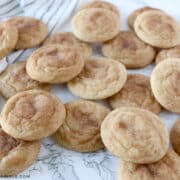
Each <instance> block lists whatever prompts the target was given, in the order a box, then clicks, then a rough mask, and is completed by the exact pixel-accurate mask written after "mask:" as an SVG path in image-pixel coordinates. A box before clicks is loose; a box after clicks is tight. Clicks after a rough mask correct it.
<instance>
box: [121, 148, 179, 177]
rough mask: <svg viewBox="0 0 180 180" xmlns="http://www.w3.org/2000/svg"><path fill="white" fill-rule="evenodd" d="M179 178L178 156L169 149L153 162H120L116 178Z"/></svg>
mask: <svg viewBox="0 0 180 180" xmlns="http://www.w3.org/2000/svg"><path fill="white" fill-rule="evenodd" d="M178 179H180V157H179V156H178V155H177V154H176V153H175V152H174V151H173V150H169V151H168V152H167V154H166V155H165V156H164V157H163V158H162V159H161V160H159V161H158V162H156V163H153V164H133V163H131V162H125V161H123V162H121V164H120V168H119V171H118V180H178Z"/></svg>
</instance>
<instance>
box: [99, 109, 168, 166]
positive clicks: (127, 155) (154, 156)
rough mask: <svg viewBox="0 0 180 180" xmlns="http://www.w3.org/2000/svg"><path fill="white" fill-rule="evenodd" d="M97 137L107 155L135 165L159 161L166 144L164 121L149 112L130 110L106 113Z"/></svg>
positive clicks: (164, 151)
mask: <svg viewBox="0 0 180 180" xmlns="http://www.w3.org/2000/svg"><path fill="white" fill-rule="evenodd" d="M101 137H102V140H103V143H104V144H105V146H106V148H107V149H108V150H109V151H110V152H111V153H113V154H114V155H117V156H119V157H121V158H122V159H123V160H125V161H128V162H133V163H138V164H148V163H153V162H156V161H158V160H160V159H161V158H162V157H163V156H164V155H165V154H166V152H167V150H168V145H169V135H168V130H167V128H166V126H165V124H164V122H163V121H162V120H161V119H160V118H159V117H158V116H157V115H155V114H153V113H151V112H150V111H147V110H144V109H141V108H134V107H122V108H118V109H115V110H114V111H112V112H110V113H109V114H108V115H107V116H106V118H105V119H104V121H103V123H102V125H101Z"/></svg>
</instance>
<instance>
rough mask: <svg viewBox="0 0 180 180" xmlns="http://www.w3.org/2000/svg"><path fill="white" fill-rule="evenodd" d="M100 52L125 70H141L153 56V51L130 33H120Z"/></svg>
mask: <svg viewBox="0 0 180 180" xmlns="http://www.w3.org/2000/svg"><path fill="white" fill-rule="evenodd" d="M102 52H103V55H104V56H106V57H109V58H112V59H114V60H117V61H120V62H121V63H123V64H124V65H125V66H126V67H127V68H143V67H145V66H147V65H148V64H150V63H151V62H152V61H153V59H154V56H155V50H154V49H153V48H152V47H151V46H149V45H147V44H145V43H144V42H143V41H141V40H140V39H139V38H138V37H137V36H136V35H135V34H134V33H133V32H130V31H121V32H120V33H119V34H118V35H117V36H116V37H115V38H114V39H112V40H109V41H107V42H105V43H104V44H103V46H102Z"/></svg>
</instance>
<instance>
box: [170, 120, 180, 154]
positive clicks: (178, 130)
mask: <svg viewBox="0 0 180 180" xmlns="http://www.w3.org/2000/svg"><path fill="white" fill-rule="evenodd" d="M170 137H171V143H172V146H173V148H174V150H175V151H176V152H177V153H178V154H179V155H180V119H178V120H177V121H176V123H175V124H174V126H173V127H172V129H171V136H170Z"/></svg>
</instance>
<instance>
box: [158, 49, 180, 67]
mask: <svg viewBox="0 0 180 180" xmlns="http://www.w3.org/2000/svg"><path fill="white" fill-rule="evenodd" d="M167 58H180V45H179V46H175V47H173V48H170V49H163V50H161V51H160V52H159V53H158V54H157V56H156V61H155V62H156V64H158V63H160V62H161V61H163V60H164V59H167Z"/></svg>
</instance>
